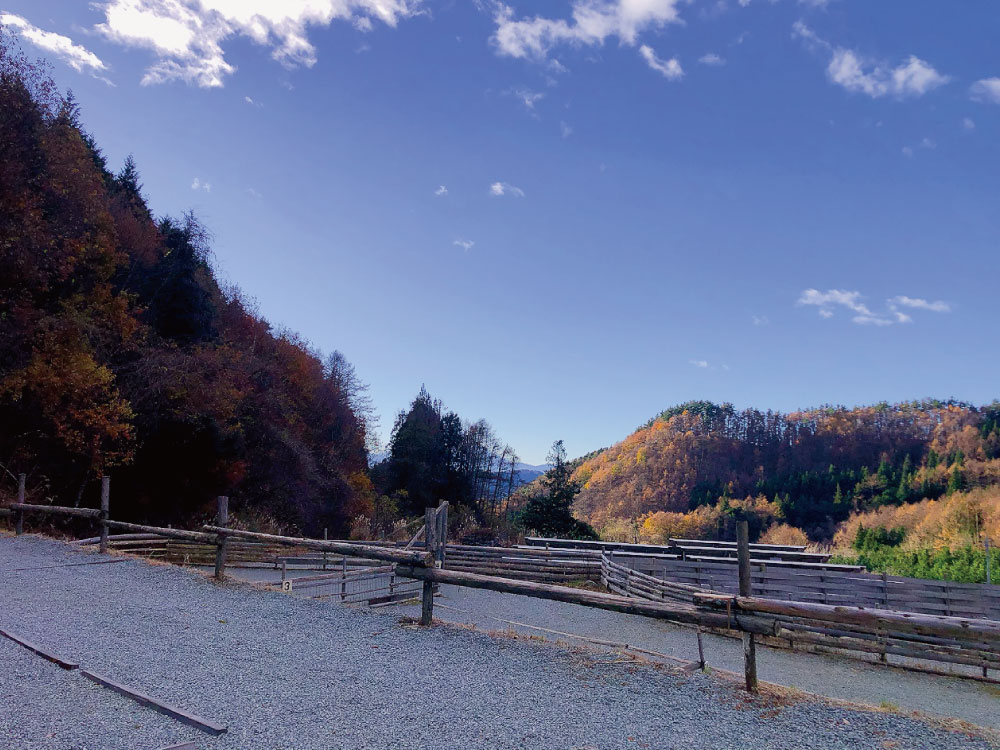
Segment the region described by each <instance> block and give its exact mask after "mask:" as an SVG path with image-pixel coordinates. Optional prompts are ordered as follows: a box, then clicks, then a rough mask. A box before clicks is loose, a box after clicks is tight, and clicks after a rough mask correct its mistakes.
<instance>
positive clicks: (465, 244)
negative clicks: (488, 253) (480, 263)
mask: <svg viewBox="0 0 1000 750" xmlns="http://www.w3.org/2000/svg"><path fill="white" fill-rule="evenodd" d="M451 244H452V245H457V246H458V247H460V248H462V249H463V250H465V252H469V250H471V249H472V246H473V245H475V244H476V243H475V242H473V241H472V240H463V239H457V240H455V241H454V242H452V243H451Z"/></svg>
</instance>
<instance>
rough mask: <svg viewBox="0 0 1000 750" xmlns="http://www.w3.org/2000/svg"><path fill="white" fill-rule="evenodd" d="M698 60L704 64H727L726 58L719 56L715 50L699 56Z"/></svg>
mask: <svg viewBox="0 0 1000 750" xmlns="http://www.w3.org/2000/svg"><path fill="white" fill-rule="evenodd" d="M698 62H700V63H701V64H702V65H725V64H726V61H725V59H724V58H722V57H719V56H718V55H717V54H715V53H714V52H708V53H706V54H704V55H702V56H701V57H699V58H698Z"/></svg>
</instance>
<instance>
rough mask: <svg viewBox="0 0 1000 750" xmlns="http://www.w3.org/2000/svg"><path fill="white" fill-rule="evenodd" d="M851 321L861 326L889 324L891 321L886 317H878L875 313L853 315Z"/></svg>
mask: <svg viewBox="0 0 1000 750" xmlns="http://www.w3.org/2000/svg"><path fill="white" fill-rule="evenodd" d="M851 322H852V323H857V324H858V325H862V326H891V325H892V321H891V320H889V319H888V318H880V317H879V316H877V315H855V316H854V317H853V318H851Z"/></svg>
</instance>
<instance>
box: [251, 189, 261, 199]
mask: <svg viewBox="0 0 1000 750" xmlns="http://www.w3.org/2000/svg"><path fill="white" fill-rule="evenodd" d="M247 195H249V196H250V197H251V198H255V199H256V200H260V199H261V198H262V197H263V196H262V195H261V194H260V193H258V192H257V191H256V190H254V189H253V188H247Z"/></svg>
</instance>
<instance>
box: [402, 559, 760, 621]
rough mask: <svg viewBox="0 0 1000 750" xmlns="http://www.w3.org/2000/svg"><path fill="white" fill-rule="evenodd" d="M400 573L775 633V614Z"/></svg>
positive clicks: (406, 569) (438, 573)
mask: <svg viewBox="0 0 1000 750" xmlns="http://www.w3.org/2000/svg"><path fill="white" fill-rule="evenodd" d="M396 575H398V576H401V577H403V578H419V579H421V580H424V581H431V582H433V583H450V584H453V585H456V586H468V587H470V588H478V589H489V590H491V591H501V592H504V593H507V594H521V595H523V596H533V597H536V598H539V599H551V600H554V601H559V602H568V603H570V604H582V605H584V606H587V607H596V608H598V609H607V610H611V611H613V612H624V613H626V614H632V615H644V616H646V617H655V618H657V619H660V620H670V621H672V622H681V623H689V624H692V625H703V626H705V627H713V628H729V627H735V628H740V629H752V630H753V631H754V632H759V633H766V634H773V633H774V628H775V624H774V623H775V621H774V619H773V618H762V617H755V616H752V615H746V614H744V615H740V616H739V617H736V616H730V615H728V614H727V613H725V612H719V611H713V610H711V609H705V608H699V607H694V606H692V605H690V604H683V603H681V602H652V601H648V600H644V599H635V598H632V597H626V596H618V595H616V594H604V593H601V592H597V591H585V590H583V589H577V588H571V587H569V586H554V585H552V584H548V583H535V582H532V581H521V580H514V579H511V578H497V577H495V576H484V575H479V574H478V573H463V572H460V571H457V570H446V569H443V568H415V567H412V566H404V565H398V566H397V567H396Z"/></svg>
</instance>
